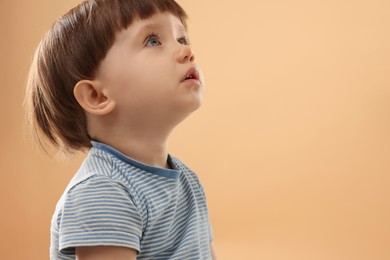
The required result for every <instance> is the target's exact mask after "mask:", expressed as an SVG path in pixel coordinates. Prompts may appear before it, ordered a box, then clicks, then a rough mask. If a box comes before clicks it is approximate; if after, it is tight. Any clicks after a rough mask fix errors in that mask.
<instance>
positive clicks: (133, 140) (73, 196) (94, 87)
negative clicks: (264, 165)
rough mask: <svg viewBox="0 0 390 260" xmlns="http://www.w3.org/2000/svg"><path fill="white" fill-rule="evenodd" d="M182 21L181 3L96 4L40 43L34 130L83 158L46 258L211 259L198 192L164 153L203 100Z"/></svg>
mask: <svg viewBox="0 0 390 260" xmlns="http://www.w3.org/2000/svg"><path fill="white" fill-rule="evenodd" d="M186 17H187V16H186V13H185V12H184V10H183V9H182V8H181V7H180V6H179V5H178V4H177V3H176V2H174V0H89V1H84V2H83V3H81V4H80V5H79V6H77V7H75V8H74V9H72V10H71V11H69V12H68V13H67V14H65V15H64V16H63V17H61V18H60V19H58V20H57V21H56V22H55V24H54V25H53V27H52V29H51V30H50V31H49V32H48V34H47V35H46V36H45V37H44V39H43V40H42V42H41V44H40V45H39V47H38V50H37V52H36V55H35V58H34V61H33V64H32V67H31V72H30V76H29V81H28V88H27V95H26V106H27V111H28V112H29V116H28V118H29V120H30V122H31V123H32V126H33V127H34V128H33V129H34V132H35V134H36V136H38V137H40V136H41V135H42V134H43V137H45V138H46V139H47V140H48V141H49V142H50V143H52V144H54V146H56V147H57V148H59V149H60V150H61V151H63V152H65V153H72V152H75V151H80V150H88V154H87V157H86V159H85V160H84V162H83V164H82V165H81V167H80V169H79V171H78V172H77V173H76V174H75V176H74V177H73V179H72V180H71V182H70V183H69V185H68V187H67V188H66V190H65V192H64V194H63V196H62V197H61V199H60V200H59V202H58V204H57V207H56V210H55V213H54V216H53V219H52V224H51V248H50V255H51V259H80V260H85V259H93V260H100V259H117V260H120V259H126V260H130V259H177V260H190V259H197V260H198V259H215V256H213V249H212V244H211V242H212V240H213V234H212V230H211V225H210V219H209V214H208V210H207V204H206V198H205V193H204V190H203V187H202V185H201V183H200V182H199V179H198V178H197V176H196V175H195V173H193V172H192V171H191V170H190V169H189V168H187V166H185V165H184V164H183V163H182V162H181V161H180V160H178V159H177V158H175V157H173V156H170V155H169V154H168V148H167V139H168V136H169V134H170V133H171V131H172V130H173V128H174V127H175V126H176V125H177V124H179V123H180V122H181V121H182V120H183V119H185V118H186V117H187V116H188V115H189V114H191V113H192V112H193V111H195V110H196V109H197V108H199V106H200V105H201V103H202V98H203V79H202V75H201V72H200V69H199V67H198V66H197V64H196V63H195V61H194V59H195V57H194V53H193V51H192V50H191V48H190V46H189V42H188V37H187V28H186ZM37 134H38V135H37ZM37 140H38V142H39V143H40V145H45V144H44V142H43V141H42V139H39V138H38V139H37Z"/></svg>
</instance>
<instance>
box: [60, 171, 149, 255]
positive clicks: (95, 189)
mask: <svg viewBox="0 0 390 260" xmlns="http://www.w3.org/2000/svg"><path fill="white" fill-rule="evenodd" d="M134 201H135V200H134V198H133V197H132V196H131V194H129V192H128V191H127V189H126V188H125V187H124V186H123V185H122V184H120V183H118V182H116V181H112V180H111V179H110V178H108V177H105V176H93V177H91V178H89V179H87V180H85V181H83V182H81V183H79V184H77V185H76V186H74V187H73V188H72V189H71V190H70V191H69V192H68V194H67V195H66V197H65V202H64V207H63V210H62V214H61V216H60V219H59V221H60V223H59V246H60V251H61V253H63V254H75V248H76V247H79V246H122V247H129V248H133V249H135V250H137V251H138V252H140V240H141V236H142V220H141V217H140V214H139V211H138V208H137V206H136V203H135V202H134Z"/></svg>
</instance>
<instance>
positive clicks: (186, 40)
mask: <svg viewBox="0 0 390 260" xmlns="http://www.w3.org/2000/svg"><path fill="white" fill-rule="evenodd" d="M159 38H160V37H159V36H158V34H157V33H151V34H149V35H148V37H146V40H145V46H147V45H148V42H149V41H150V40H153V39H155V40H157V41H158V42H159V45H161V42H160V40H159ZM177 42H178V43H180V44H183V45H190V40H189V38H188V37H186V36H183V37H180V38H178V39H177ZM159 45H153V46H159Z"/></svg>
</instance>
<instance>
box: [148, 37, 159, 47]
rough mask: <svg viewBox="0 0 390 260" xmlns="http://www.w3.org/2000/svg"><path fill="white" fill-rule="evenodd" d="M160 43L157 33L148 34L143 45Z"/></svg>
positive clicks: (150, 45)
mask: <svg viewBox="0 0 390 260" xmlns="http://www.w3.org/2000/svg"><path fill="white" fill-rule="evenodd" d="M159 45H161V42H160V40H159V39H158V36H157V35H150V36H149V37H148V39H147V40H146V44H145V46H147V47H154V46H159Z"/></svg>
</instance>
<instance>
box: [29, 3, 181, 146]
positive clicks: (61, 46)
mask: <svg viewBox="0 0 390 260" xmlns="http://www.w3.org/2000/svg"><path fill="white" fill-rule="evenodd" d="M157 13H169V14H171V15H173V16H174V17H176V18H177V19H179V21H180V22H181V24H182V25H183V27H184V28H186V17H187V16H186V13H185V12H184V10H183V9H182V8H181V7H180V6H179V5H178V4H177V3H176V2H175V1H174V0H89V1H88V0H87V1H84V2H83V3H81V4H80V5H79V6H77V7H76V8H74V9H72V10H70V11H69V12H68V13H67V14H65V15H64V16H62V17H61V18H59V19H58V20H57V21H56V22H55V24H54V25H53V27H52V29H51V30H50V31H49V32H48V33H47V34H46V36H45V37H44V39H43V40H42V42H41V43H40V45H39V47H38V49H37V51H36V54H35V57H34V60H33V64H32V67H31V71H30V76H29V80H28V88H27V95H26V109H27V111H28V120H29V121H30V122H31V123H32V126H33V127H34V131H35V134H43V137H46V139H47V140H48V141H49V142H50V143H52V144H54V145H55V146H56V147H58V148H60V149H61V150H62V151H66V152H71V151H73V150H80V149H83V148H89V147H90V146H91V142H90V141H91V135H90V133H89V129H88V126H87V115H86V111H85V110H84V109H83V107H82V106H81V105H80V102H78V99H77V98H76V97H75V94H74V90H75V86H76V85H77V83H78V82H80V81H83V80H93V79H94V78H95V76H96V73H97V71H98V70H99V66H100V65H101V63H102V61H103V60H104V59H105V58H106V56H107V53H108V51H109V50H110V49H111V48H112V46H113V44H114V42H115V41H116V34H117V33H118V32H120V31H122V30H124V29H126V28H128V27H129V26H130V25H131V24H132V23H133V22H134V21H135V20H144V19H148V18H150V17H152V16H153V15H155V14H157ZM149 40H150V39H149ZM152 41H153V40H152ZM148 44H150V43H148ZM151 44H152V45H154V44H155V42H152V43H151ZM183 44H187V43H183ZM36 136H37V137H38V139H37V140H38V143H39V144H41V145H42V144H43V142H42V139H40V138H39V137H40V136H42V135H36Z"/></svg>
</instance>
